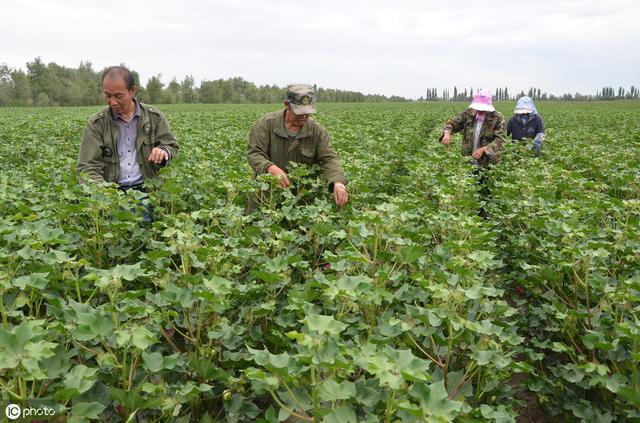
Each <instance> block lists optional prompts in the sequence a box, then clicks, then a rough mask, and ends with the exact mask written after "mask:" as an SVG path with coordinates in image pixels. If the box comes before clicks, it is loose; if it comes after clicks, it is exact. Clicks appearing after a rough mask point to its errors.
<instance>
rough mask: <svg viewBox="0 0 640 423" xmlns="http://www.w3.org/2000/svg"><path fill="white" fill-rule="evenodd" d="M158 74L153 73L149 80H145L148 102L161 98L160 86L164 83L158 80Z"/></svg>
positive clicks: (155, 101) (158, 100) (157, 101)
mask: <svg viewBox="0 0 640 423" xmlns="http://www.w3.org/2000/svg"><path fill="white" fill-rule="evenodd" d="M160 76H161V75H160V74H158V75H154V76H152V77H151V78H149V82H147V99H148V101H149V103H152V104H155V103H159V102H160V100H161V96H162V87H164V84H163V83H162V81H161V80H160Z"/></svg>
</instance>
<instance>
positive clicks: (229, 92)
mask: <svg viewBox="0 0 640 423" xmlns="http://www.w3.org/2000/svg"><path fill="white" fill-rule="evenodd" d="M25 68H26V70H23V69H20V68H10V67H9V66H8V65H6V64H2V65H0V106H92V105H97V104H101V103H102V101H103V100H102V71H97V70H94V69H93V67H92V65H91V63H90V62H80V65H79V66H78V67H77V68H68V67H65V66H60V65H58V64H56V63H54V62H52V63H48V64H45V63H44V62H42V60H41V59H40V58H39V57H38V58H36V59H34V60H33V61H31V62H27V64H26V66H25ZM132 72H133V74H134V76H135V79H136V82H137V84H136V85H137V86H138V98H140V99H141V100H142V101H144V102H147V103H152V104H171V103H279V102H281V101H282V100H283V99H284V97H285V93H286V88H284V87H278V86H276V85H260V86H258V85H256V84H254V83H252V82H249V81H246V80H244V79H243V78H240V77H235V78H228V79H216V80H204V81H202V82H201V83H200V84H199V85H197V84H196V82H195V80H194V78H193V76H191V75H187V76H185V77H184V78H183V79H182V80H181V81H178V80H177V79H176V78H173V80H172V81H171V82H169V84H166V85H165V84H164V83H163V82H162V76H161V75H160V74H158V75H153V76H152V77H151V78H149V80H148V81H147V84H146V85H145V86H143V85H141V84H140V82H139V81H140V77H139V74H138V73H137V72H135V71H132ZM475 92H476V91H474V89H473V87H469V89H467V88H464V89H459V88H458V87H457V86H454V87H453V90H450V89H449V88H445V89H443V90H442V91H440V92H438V89H437V88H428V89H427V90H426V95H424V96H421V97H420V98H419V99H418V101H470V100H471V98H472V97H473V94H474V93H475ZM316 95H317V99H318V101H320V102H326V103H333V102H365V101H367V102H383V101H394V102H398V101H411V100H408V99H406V98H404V97H400V96H390V97H387V96H384V95H381V94H363V93H361V92H357V91H346V90H338V89H328V88H322V87H316ZM524 95H528V96H529V97H531V98H533V99H534V100H564V101H567V100H582V101H584V100H621V99H638V98H639V97H640V89H638V88H637V87H634V86H631V87H630V88H629V89H628V90H627V89H625V88H623V87H618V89H617V90H615V89H614V88H613V87H603V88H602V89H599V90H598V91H597V92H596V93H595V94H581V93H567V94H563V95H554V94H549V93H547V92H543V91H542V90H541V89H540V88H536V87H530V88H529V90H528V91H527V92H526V93H525V91H524V90H522V91H520V92H519V93H511V92H509V90H508V88H507V87H504V88H501V87H500V88H497V89H496V90H495V92H494V98H495V99H496V100H497V101H513V100H516V99H517V98H520V97H522V96H524Z"/></svg>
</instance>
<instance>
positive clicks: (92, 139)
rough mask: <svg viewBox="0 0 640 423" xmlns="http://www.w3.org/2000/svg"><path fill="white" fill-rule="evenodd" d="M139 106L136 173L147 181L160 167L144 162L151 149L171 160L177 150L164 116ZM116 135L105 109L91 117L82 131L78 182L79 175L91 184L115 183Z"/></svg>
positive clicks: (113, 125)
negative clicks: (162, 152) (164, 153)
mask: <svg viewBox="0 0 640 423" xmlns="http://www.w3.org/2000/svg"><path fill="white" fill-rule="evenodd" d="M139 104H140V117H139V118H138V131H137V136H136V150H137V151H136V157H137V159H138V165H139V166H140V172H141V173H142V176H143V177H144V178H145V179H147V178H153V177H154V176H156V174H157V173H158V171H159V170H160V169H161V168H162V167H163V165H162V164H154V163H151V162H149V161H148V160H147V158H148V157H149V155H150V154H151V150H152V149H153V148H154V147H164V149H165V150H166V151H167V152H168V153H169V157H171V158H174V157H176V156H177V155H178V148H179V147H178V141H176V138H175V137H174V136H173V134H172V133H171V129H170V128H169V123H168V122H167V120H166V119H165V117H164V115H163V114H162V113H160V111H159V110H158V109H156V108H155V107H152V106H149V105H147V104H143V103H139ZM118 136H119V130H118V125H117V124H116V122H115V121H114V120H113V115H112V113H111V110H109V107H105V108H104V109H102V110H100V111H99V112H98V113H96V114H95V115H93V116H91V118H90V119H89V122H87V125H86V126H85V128H84V133H83V134H82V142H81V144H80V152H79V154H78V164H77V173H78V178H79V180H80V181H81V182H82V181H83V180H84V179H83V178H81V174H86V175H87V176H89V178H90V179H91V180H94V181H98V182H102V181H106V182H116V183H117V181H118V176H119V174H120V159H119V155H118Z"/></svg>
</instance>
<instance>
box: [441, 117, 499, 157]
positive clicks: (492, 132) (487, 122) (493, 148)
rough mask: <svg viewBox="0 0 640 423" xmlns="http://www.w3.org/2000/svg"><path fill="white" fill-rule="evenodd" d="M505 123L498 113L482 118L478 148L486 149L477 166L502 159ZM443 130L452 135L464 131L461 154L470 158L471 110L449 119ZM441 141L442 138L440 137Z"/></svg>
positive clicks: (472, 124)
mask: <svg viewBox="0 0 640 423" xmlns="http://www.w3.org/2000/svg"><path fill="white" fill-rule="evenodd" d="M506 126H507V125H506V122H505V120H504V118H503V117H502V115H501V114H500V112H497V111H496V112H487V114H486V115H485V117H484V123H483V124H482V129H481V130H480V140H479V143H478V148H480V147H485V146H486V147H488V148H487V150H486V152H485V154H483V155H482V157H481V158H480V160H478V164H479V165H481V166H485V165H487V164H496V163H499V162H500V160H501V159H502V151H503V150H504V143H505V142H506V140H507V133H506ZM444 130H450V131H451V133H452V134H454V133H456V132H460V131H464V134H463V137H464V138H463V140H462V154H463V155H465V156H470V155H471V153H473V136H474V131H475V115H473V114H472V111H471V109H467V110H465V111H464V112H462V113H460V114H459V115H458V116H456V117H454V118H452V119H449V120H448V121H447V122H446V124H445V126H444ZM440 140H442V136H441V137H440Z"/></svg>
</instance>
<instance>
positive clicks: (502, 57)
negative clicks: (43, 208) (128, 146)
mask: <svg viewBox="0 0 640 423" xmlns="http://www.w3.org/2000/svg"><path fill="white" fill-rule="evenodd" d="M639 19H640V2H638V1H635V0H608V1H602V0H584V1H582V0H563V1H551V0H537V1H532V2H518V1H502V0H498V1H483V0H475V1H439V0H423V1H413V0H404V1H382V0H369V1H334V0H324V1H314V2H311V1H309V2H306V1H301V0H299V1H276V0H272V1H258V0H221V1H204V0H183V1H175V0H172V1H168V0H154V1H148V0H136V1H134V0H131V1H128V2H124V1H103V0H100V1H98V0H67V1H64V0H24V1H22V0H14V1H9V0H0V39H1V40H2V44H1V45H0V63H6V64H8V65H9V66H11V67H21V68H24V65H25V63H26V62H27V61H31V60H33V59H34V58H35V57H37V56H40V57H41V58H42V60H43V61H44V62H45V63H49V62H51V61H54V62H56V63H58V64H61V65H64V66H70V67H77V66H78V64H79V63H80V61H81V60H85V61H90V62H91V63H92V64H93V67H94V69H102V68H103V67H105V66H108V65H112V64H119V63H126V64H127V65H128V66H130V67H131V68H133V69H135V70H137V71H138V72H139V73H140V76H141V78H142V80H143V82H144V81H146V80H147V79H148V78H149V77H150V76H151V75H154V74H158V73H160V74H162V79H163V81H164V82H165V83H168V82H169V81H170V80H171V79H172V78H173V77H177V78H178V79H179V80H180V79H182V78H183V77H184V76H185V75H187V74H191V75H193V76H194V77H195V79H196V81H197V82H199V81H201V80H203V79H217V78H228V77H233V76H241V77H243V78H245V79H247V80H249V81H252V82H255V83H257V84H267V83H268V84H274V83H275V84H277V85H280V86H284V85H286V84H287V83H290V82H308V83H312V84H313V83H316V84H318V85H319V86H323V87H329V88H340V89H349V90H357V91H362V92H365V93H381V94H386V95H393V94H397V95H402V96H405V97H411V98H417V97H419V96H421V95H424V93H425V90H426V88H430V87H436V88H438V90H439V92H440V91H441V90H442V89H443V88H446V87H449V88H452V87H453V86H454V85H457V86H458V88H462V89H464V88H469V87H474V90H475V89H477V88H481V87H484V88H491V89H495V88H496V87H504V86H507V87H509V89H510V90H512V92H513V91H515V90H517V91H519V90H521V89H525V91H526V90H527V89H528V87H529V86H531V85H533V86H536V87H539V88H541V89H542V90H543V91H548V92H551V93H555V94H562V93H565V92H576V91H579V92H583V93H595V91H596V90H597V89H599V88H601V87H602V86H609V85H611V86H613V87H614V88H616V89H617V87H618V86H623V87H625V88H627V89H628V88H629V86H631V85H636V86H638V85H640V59H639V57H640V55H639V53H638V52H639V51H640V47H639V46H640V24H639Z"/></svg>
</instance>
